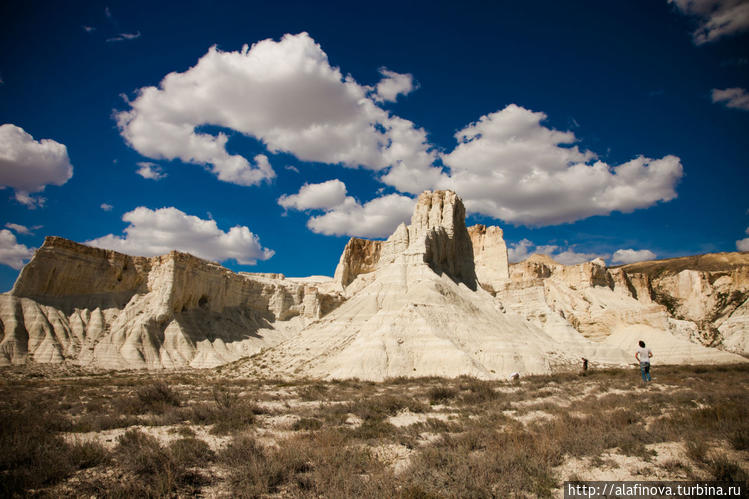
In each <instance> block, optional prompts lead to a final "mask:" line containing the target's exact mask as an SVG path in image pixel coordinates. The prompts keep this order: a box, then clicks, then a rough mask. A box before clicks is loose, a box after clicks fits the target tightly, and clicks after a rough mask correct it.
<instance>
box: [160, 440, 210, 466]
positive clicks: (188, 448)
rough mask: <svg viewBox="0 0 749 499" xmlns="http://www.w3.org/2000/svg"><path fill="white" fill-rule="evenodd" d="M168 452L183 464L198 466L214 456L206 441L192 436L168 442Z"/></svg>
mask: <svg viewBox="0 0 749 499" xmlns="http://www.w3.org/2000/svg"><path fill="white" fill-rule="evenodd" d="M169 452H171V454H172V456H173V457H174V460H175V461H176V462H177V463H179V464H181V465H183V466H198V465H201V464H205V463H207V462H210V461H212V460H213V458H214V457H215V454H214V452H213V451H212V450H211V448H210V447H209V446H208V444H207V443H206V442H204V441H203V440H200V439H197V438H194V437H187V438H180V439H179V440H175V441H174V442H172V443H171V444H169Z"/></svg>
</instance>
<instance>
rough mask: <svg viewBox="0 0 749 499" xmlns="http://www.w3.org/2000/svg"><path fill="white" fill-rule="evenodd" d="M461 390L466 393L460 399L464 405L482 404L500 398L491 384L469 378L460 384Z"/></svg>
mask: <svg viewBox="0 0 749 499" xmlns="http://www.w3.org/2000/svg"><path fill="white" fill-rule="evenodd" d="M460 389H461V390H462V391H463V392H464V393H462V394H461V397H460V398H461V400H462V402H463V404H469V405H470V404H481V403H484V402H489V401H491V400H494V399H496V398H497V397H498V396H499V393H497V392H496V391H495V390H494V386H493V384H492V383H491V382H489V381H482V380H480V379H475V378H467V379H466V380H465V381H463V382H462V383H461V384H460Z"/></svg>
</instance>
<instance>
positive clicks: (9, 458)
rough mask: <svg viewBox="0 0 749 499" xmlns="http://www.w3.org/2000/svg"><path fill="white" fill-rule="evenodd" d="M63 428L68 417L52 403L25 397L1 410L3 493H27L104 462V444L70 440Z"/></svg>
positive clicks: (0, 491) (0, 483)
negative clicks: (12, 405) (62, 432)
mask: <svg viewBox="0 0 749 499" xmlns="http://www.w3.org/2000/svg"><path fill="white" fill-rule="evenodd" d="M27 403H28V405H27ZM63 429H69V427H68V422H67V419H66V418H65V417H63V416H62V414H60V413H59V412H57V410H56V409H54V408H53V407H50V406H45V405H41V406H34V405H33V404H32V403H31V401H24V402H22V403H21V407H14V408H7V407H4V408H3V409H2V410H1V411H0V497H13V496H15V495H24V492H25V491H27V490H29V489H35V488H39V487H42V486H47V485H51V484H54V483H57V482H58V481H60V480H62V479H64V478H65V477H67V476H69V475H70V474H72V473H73V472H74V471H76V470H78V469H83V468H89V467H92V466H96V465H97V464H100V463H102V462H104V460H105V459H106V451H105V450H104V449H103V448H102V447H101V445H99V444H97V443H89V442H84V443H74V444H69V443H67V442H66V441H65V440H64V439H63V438H62V437H61V436H60V435H59V434H58V431H60V430H63Z"/></svg>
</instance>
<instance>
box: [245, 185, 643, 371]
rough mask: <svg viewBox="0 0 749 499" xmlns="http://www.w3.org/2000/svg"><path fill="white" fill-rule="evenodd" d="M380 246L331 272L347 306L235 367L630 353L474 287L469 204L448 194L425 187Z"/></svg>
mask: <svg viewBox="0 0 749 499" xmlns="http://www.w3.org/2000/svg"><path fill="white" fill-rule="evenodd" d="M359 246H362V245H360V244H358V245H357V247H359ZM377 252H379V261H378V262H377V263H376V264H374V265H368V266H367V269H366V270H367V273H366V274H361V275H358V276H352V275H351V272H348V271H347V272H342V271H341V269H340V268H339V271H338V272H337V273H336V274H337V275H344V274H345V275H346V276H347V277H346V280H347V281H349V282H350V284H349V285H348V287H347V294H349V295H350V297H349V299H348V300H347V301H346V302H345V303H344V304H342V305H341V306H340V307H339V308H337V309H336V310H334V311H333V312H331V313H330V314H328V315H327V316H325V317H324V318H322V319H321V320H319V321H317V322H315V323H313V324H311V325H309V326H308V327H307V328H305V329H303V330H302V332H301V333H300V334H298V335H296V336H294V337H293V338H291V339H289V340H287V341H285V342H283V343H281V344H279V345H277V346H276V347H273V348H271V349H269V350H266V351H265V352H263V353H262V354H260V355H258V356H255V357H253V358H252V359H249V360H248V361H247V362H245V363H243V364H241V365H238V366H235V367H234V369H236V370H238V371H239V372H240V373H251V372H265V374H288V375H302V376H312V377H332V378H346V377H358V378H361V379H372V380H380V379H383V378H386V377H396V376H430V375H439V376H459V375H463V374H466V375H472V376H476V377H479V378H498V377H506V376H507V375H509V374H510V373H513V372H521V373H544V372H550V371H551V370H554V368H556V367H560V366H561V365H565V364H570V363H579V360H580V357H581V356H588V357H590V358H596V359H597V360H599V361H602V362H609V363H617V364H619V363H624V362H627V361H628V360H629V359H628V355H627V354H626V353H624V351H622V350H621V349H618V348H613V347H610V346H608V345H602V344H594V343H592V342H590V341H588V340H587V339H585V338H584V337H583V336H582V335H580V334H579V333H577V332H575V331H574V330H573V331H572V332H569V331H566V330H562V331H560V332H559V333H557V334H555V336H554V337H552V336H550V335H549V334H547V333H546V332H544V331H543V330H542V329H541V328H539V327H537V326H535V325H533V324H532V323H531V322H529V321H527V320H525V319H523V318H522V317H520V316H519V315H515V314H511V313H505V312H504V311H503V310H501V305H500V304H499V302H498V301H497V300H496V299H495V298H494V297H493V296H492V295H491V294H490V293H488V292H487V291H485V290H484V289H482V288H481V287H480V286H478V285H477V284H478V283H477V281H476V274H475V269H474V266H473V262H474V260H473V252H472V247H471V243H470V237H469V235H468V232H467V230H466V227H465V211H464V208H463V204H462V202H461V201H460V199H459V198H458V197H457V196H456V195H455V193H453V192H450V191H438V192H425V193H423V194H422V195H421V196H420V197H419V200H418V203H417V206H416V208H415V211H414V215H413V218H412V222H411V225H410V226H408V227H406V226H405V225H401V226H400V227H399V228H398V229H397V230H396V232H395V233H394V234H393V235H392V236H391V237H390V238H389V239H388V240H387V241H386V242H384V243H382V244H381V245H378V247H377ZM346 254H347V253H346V252H344V257H343V258H342V263H341V265H345V264H346V262H345V261H344V258H345V257H346ZM361 267H362V266H358V267H357V268H361ZM352 279H353V280H352Z"/></svg>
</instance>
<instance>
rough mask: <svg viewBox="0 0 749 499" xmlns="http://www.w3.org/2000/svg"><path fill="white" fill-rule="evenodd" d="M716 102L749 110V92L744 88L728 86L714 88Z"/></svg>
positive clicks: (713, 94) (713, 93)
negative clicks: (722, 88) (721, 88)
mask: <svg viewBox="0 0 749 499" xmlns="http://www.w3.org/2000/svg"><path fill="white" fill-rule="evenodd" d="M712 98H713V102H714V103H721V104H724V105H725V106H726V107H731V108H733V109H741V110H742V111H749V93H748V92H747V91H746V89H744V88H726V89H724V90H719V89H717V88H714V89H713V90H712Z"/></svg>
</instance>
